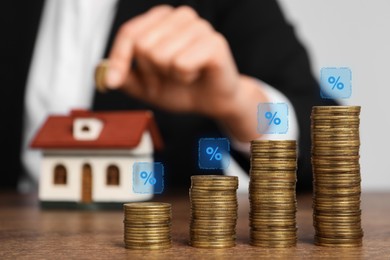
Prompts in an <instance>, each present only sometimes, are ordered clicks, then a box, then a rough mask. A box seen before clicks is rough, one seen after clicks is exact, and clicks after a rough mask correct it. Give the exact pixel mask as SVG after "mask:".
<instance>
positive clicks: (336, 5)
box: [278, 0, 390, 191]
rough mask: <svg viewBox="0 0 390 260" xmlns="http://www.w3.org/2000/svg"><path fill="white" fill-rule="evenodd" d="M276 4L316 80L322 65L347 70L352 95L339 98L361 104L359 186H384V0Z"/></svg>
mask: <svg viewBox="0 0 390 260" xmlns="http://www.w3.org/2000/svg"><path fill="white" fill-rule="evenodd" d="M278 2H279V3H280V5H281V7H282V9H283V11H284V13H285V15H286V17H287V19H288V21H289V22H290V23H291V24H292V25H293V26H294V28H295V30H296V32H297V35H298V37H299V38H300V40H301V41H302V42H303V44H304V45H305V46H306V48H307V50H308V52H309V55H310V58H311V62H312V71H313V73H314V75H315V76H316V77H317V79H319V77H320V69H321V68H322V67H349V68H350V69H351V70H352V97H351V98H350V99H347V100H341V102H342V103H343V104H347V105H360V106H362V113H361V128H360V130H361V132H360V137H361V142H362V145H361V150H360V151H361V159H360V163H361V168H362V171H361V174H362V187H363V190H375V191H384V190H389V189H390V153H389V152H388V148H389V147H390V136H389V130H390V116H388V115H387V112H388V111H389V109H388V104H389V103H390V102H389V94H390V84H389V78H390V64H389V63H390V1H389V0H278ZM308 120H309V119H308Z"/></svg>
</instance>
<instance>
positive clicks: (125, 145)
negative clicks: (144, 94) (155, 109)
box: [31, 110, 162, 208]
mask: <svg viewBox="0 0 390 260" xmlns="http://www.w3.org/2000/svg"><path fill="white" fill-rule="evenodd" d="M31 147H33V148H39V149H42V152H43V159H42V169H41V176H40V181H39V199H40V201H41V205H42V206H43V207H58V206H59V207H76V208H77V207H81V208H84V207H87V208H88V207H91V208H95V207H112V206H119V205H120V206H121V205H122V203H123V202H129V201H142V200H148V199H151V198H152V196H153V195H152V194H153V191H151V192H150V193H149V194H148V193H145V194H138V193H135V192H134V191H133V187H132V185H133V181H134V180H135V178H134V177H136V176H133V164H134V163H136V162H146V163H148V162H149V163H150V162H153V151H154V149H159V148H161V147H162V141H161V137H160V135H159V132H158V129H157V126H156V124H155V121H154V119H153V114H152V113H151V112H149V111H121V112H91V111H87V110H73V111H71V113H70V114H69V115H66V116H63V115H61V116H59V115H52V116H49V117H48V118H47V120H46V122H45V123H44V124H43V125H42V127H41V129H40V130H39V131H38V133H37V134H36V136H35V138H34V139H33V141H32V144H31ZM151 189H152V188H151Z"/></svg>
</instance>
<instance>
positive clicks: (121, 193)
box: [39, 154, 153, 202]
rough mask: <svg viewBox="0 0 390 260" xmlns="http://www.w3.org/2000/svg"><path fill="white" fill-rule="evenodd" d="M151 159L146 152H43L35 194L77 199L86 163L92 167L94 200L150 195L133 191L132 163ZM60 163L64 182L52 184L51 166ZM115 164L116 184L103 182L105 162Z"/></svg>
mask: <svg viewBox="0 0 390 260" xmlns="http://www.w3.org/2000/svg"><path fill="white" fill-rule="evenodd" d="M135 162H153V158H152V156H151V155H149V156H134V157H129V156H102V155H95V156H85V155H83V156H80V155H77V156H72V155H48V154H45V155H44V158H43V163H42V175H41V180H40V189H39V198H40V200H42V201H71V202H80V201H81V189H82V168H83V165H85V164H90V166H91V171H92V200H93V201H94V202H130V201H141V200H147V199H150V198H152V195H150V194H136V193H134V192H133V187H132V185H133V177H132V176H133V164H134V163H135ZM58 164H63V165H64V166H65V168H66V170H67V184H66V185H54V168H55V166H56V165H58ZM111 164H113V165H116V166H117V167H118V168H119V185H118V186H114V185H106V169H107V167H108V166H109V165H111Z"/></svg>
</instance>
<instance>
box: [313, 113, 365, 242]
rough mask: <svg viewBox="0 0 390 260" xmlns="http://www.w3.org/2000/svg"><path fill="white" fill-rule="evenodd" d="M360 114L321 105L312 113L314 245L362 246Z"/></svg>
mask: <svg viewBox="0 0 390 260" xmlns="http://www.w3.org/2000/svg"><path fill="white" fill-rule="evenodd" d="M359 114H360V107H357V106H324V107H313V110H312V115H311V120H312V121H311V124H312V125H311V129H312V166H313V189H314V196H313V209H314V211H313V220H314V228H315V243H316V245H321V246H332V247H354V246H361V245H362V237H363V230H362V228H361V209H360V192H361V189H360V182H361V177H360V165H359V147H360V139H359V123H360V119H359Z"/></svg>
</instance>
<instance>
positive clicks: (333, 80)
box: [328, 76, 344, 90]
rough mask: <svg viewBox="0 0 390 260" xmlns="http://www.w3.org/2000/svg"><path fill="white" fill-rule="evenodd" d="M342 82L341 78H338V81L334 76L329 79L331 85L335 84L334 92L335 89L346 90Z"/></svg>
mask: <svg viewBox="0 0 390 260" xmlns="http://www.w3.org/2000/svg"><path fill="white" fill-rule="evenodd" d="M339 80H340V77H338V78H337V79H336V78H335V77H333V76H330V77H329V78H328V82H329V83H330V84H333V87H332V90H334V88H335V87H337V89H339V90H342V89H343V88H344V83H343V82H339Z"/></svg>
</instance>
